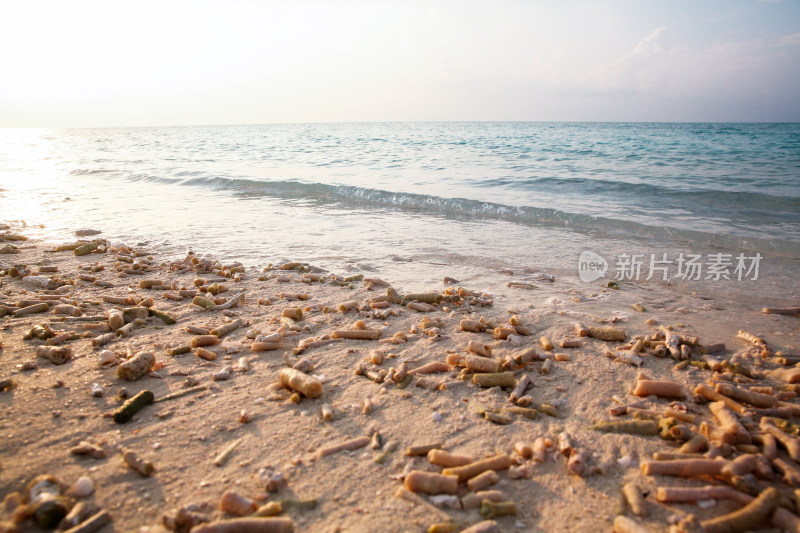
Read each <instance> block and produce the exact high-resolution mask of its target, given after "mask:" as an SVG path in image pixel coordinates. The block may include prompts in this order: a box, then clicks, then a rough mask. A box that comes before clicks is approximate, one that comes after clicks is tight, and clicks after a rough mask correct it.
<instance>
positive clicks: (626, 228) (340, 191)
mask: <svg viewBox="0 0 800 533" xmlns="http://www.w3.org/2000/svg"><path fill="white" fill-rule="evenodd" d="M129 179H131V180H134V181H152V182H157V183H164V184H173V185H178V186H196V187H210V188H213V189H218V190H226V191H230V192H231V193H233V194H235V195H238V196H240V197H242V198H258V197H269V198H275V199H281V200H295V201H299V202H303V203H304V205H309V204H313V205H318V206H324V207H330V208H342V209H353V208H360V209H384V210H391V211H399V212H406V213H415V214H424V215H428V216H432V217H443V218H448V219H458V220H465V221H485V220H495V221H507V222H511V223H515V224H521V225H530V226H554V227H562V228H568V229H570V230H575V231H582V232H588V233H595V234H600V235H602V236H606V237H607V236H614V237H624V238H649V239H656V240H659V239H669V240H673V241H679V242H689V243H698V244H702V245H712V246H721V247H726V248H736V249H748V250H763V251H774V252H781V253H785V254H788V255H790V256H792V257H800V242H796V241H792V240H786V239H781V238H772V237H769V236H753V235H731V234H727V233H718V232H711V231H702V230H697V229H686V228H680V227H677V226H669V225H658V224H654V223H650V221H644V222H642V221H635V220H626V219H620V218H612V217H605V216H595V215H588V214H582V213H574V212H569V211H565V210H562V209H558V208H551V207H534V206H513V205H506V204H502V203H497V202H489V201H481V200H475V199H469V198H448V197H442V196H436V195H429V194H419V193H410V192H394V191H387V190H382V189H374V188H367V187H357V186H352V185H333V184H324V183H306V182H301V181H295V180H276V181H259V180H250V179H244V178H235V179H230V178H223V177H196V178H188V179H187V178H186V177H185V176H181V177H162V176H154V175H148V174H136V175H130V176H129ZM709 194H710V192H709ZM716 194H722V195H723V196H724V195H725V194H726V193H716ZM661 196H663V195H661ZM763 201H764V202H766V200H765V199H764V200H763ZM795 218H800V217H798V216H797V215H795ZM697 225H702V224H701V221H698V223H697Z"/></svg>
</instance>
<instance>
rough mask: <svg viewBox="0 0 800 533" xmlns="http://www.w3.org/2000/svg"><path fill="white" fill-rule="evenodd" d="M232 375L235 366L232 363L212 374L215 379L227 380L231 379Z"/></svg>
mask: <svg viewBox="0 0 800 533" xmlns="http://www.w3.org/2000/svg"><path fill="white" fill-rule="evenodd" d="M232 375H233V367H232V366H231V365H225V366H224V367H222V370H220V371H219V372H215V373H214V374H213V375H212V376H211V378H212V379H213V380H214V381H226V380H228V379H231V376H232Z"/></svg>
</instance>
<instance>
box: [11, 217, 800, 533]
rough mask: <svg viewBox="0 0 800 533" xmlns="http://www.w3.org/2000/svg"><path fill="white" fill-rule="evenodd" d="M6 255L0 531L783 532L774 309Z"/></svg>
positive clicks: (14, 231)
mask: <svg viewBox="0 0 800 533" xmlns="http://www.w3.org/2000/svg"><path fill="white" fill-rule="evenodd" d="M17 235H20V236H23V237H24V235H25V229H24V228H21V227H19V226H13V225H12V226H10V227H7V228H6V230H5V231H4V232H3V233H2V235H0V238H2V240H0V249H3V251H4V253H3V254H2V255H0V328H2V329H0V385H2V387H1V388H2V392H0V406H2V408H1V409H2V413H3V414H2V417H0V435H2V439H0V497H3V498H4V504H3V507H2V509H0V521H1V522H2V524H0V531H45V530H52V528H45V527H42V526H40V525H38V524H37V523H36V521H37V520H40V521H43V522H46V521H47V520H51V521H53V522H56V523H57V522H58V520H60V518H61V515H63V514H64V513H66V512H69V511H70V510H72V511H73V512H72V513H71V514H70V516H73V515H79V518H75V519H74V521H75V523H74V524H72V525H76V524H77V522H79V521H81V520H85V519H87V518H89V517H93V518H92V520H95V521H96V522H94V523H90V524H88V525H87V524H84V526H79V527H78V529H75V530H74V531H81V532H85V531H102V532H111V531H118V532H123V531H142V532H144V531H149V532H156V531H165V530H173V531H190V530H191V531H195V532H207V533H214V532H222V531H243V532H248V531H292V530H294V531H301V532H331V533H332V532H335V531H339V532H359V531H438V532H444V531H463V530H468V531H600V530H603V531H609V530H611V529H612V527H613V528H614V530H616V531H620V532H621V531H629V532H630V531H665V530H667V528H669V527H670V526H675V527H682V528H683V529H680V530H683V531H702V529H698V528H700V527H703V528H706V530H707V531H722V530H724V531H739V530H758V531H762V530H763V531H773V530H781V529H783V530H790V531H800V518H798V515H797V508H798V506H799V505H800V499H798V496H797V495H796V494H795V489H796V488H800V464H798V463H800V439H798V434H800V426H798V425H797V416H798V415H800V402H798V400H797V392H798V389H800V386H798V385H796V384H795V383H798V382H800V370H797V369H796V368H795V366H794V365H795V364H796V363H798V361H800V328H798V325H800V317H798V316H797V314H794V315H789V314H775V313H765V312H763V310H762V309H763V308H764V307H770V308H783V309H777V311H783V312H787V311H790V310H787V309H785V308H790V307H792V306H797V305H798V304H800V302H797V301H791V300H790V298H789V297H788V296H787V298H785V299H784V300H782V301H781V300H780V299H777V300H776V299H774V298H770V299H769V301H767V299H766V298H764V297H762V296H759V295H758V294H753V295H751V297H750V298H749V299H748V300H745V301H743V300H741V299H738V300H733V299H725V298H724V296H721V295H720V294H721V293H717V294H704V293H702V292H698V291H697V290H695V288H694V287H692V286H691V285H689V284H658V283H652V284H647V283H628V282H622V283H620V284H618V286H615V287H609V286H608V282H607V281H606V280H604V279H603V280H598V281H597V282H594V283H580V282H579V281H578V280H573V279H568V278H562V277H555V278H553V277H551V276H550V275H549V274H548V273H547V272H541V271H537V270H536V269H534V268H531V269H526V270H521V271H518V272H506V273H504V274H503V275H504V276H505V278H506V279H507V283H506V286H505V290H504V291H503V292H502V293H498V294H489V293H485V292H481V291H480V290H478V289H477V288H475V287H468V286H465V287H462V286H461V285H460V284H459V282H458V280H454V279H445V280H444V283H442V284H437V285H436V286H431V287H429V288H428V290H427V291H426V292H424V293H418V294H408V293H407V292H406V291H405V290H404V288H403V287H392V285H391V283H392V280H390V279H387V280H381V279H378V278H374V277H373V276H371V275H370V273H368V272H367V273H358V272H348V273H346V274H345V275H341V276H339V275H337V273H331V272H324V271H321V270H320V269H317V268H315V266H314V265H304V264H300V263H298V264H285V263H284V264H277V263H276V264H275V265H260V266H244V265H241V264H240V263H236V262H234V261H230V262H220V261H217V260H216V259H214V258H210V257H205V256H203V255H202V251H201V250H197V251H196V252H197V254H196V255H187V256H186V257H185V258H183V259H181V260H167V259H164V258H163V257H161V256H160V254H159V250H158V249H153V248H147V247H139V248H137V247H135V246H132V245H129V246H126V245H123V244H120V243H113V242H105V241H103V240H102V239H100V238H101V237H102V235H98V236H86V237H79V238H77V239H80V240H76V242H75V244H74V245H73V246H61V247H57V246H56V245H55V244H54V243H49V242H42V241H36V240H33V239H29V240H21V238H20V239H18V238H17V237H15V236H17ZM92 239H97V240H92ZM54 250H59V251H54ZM84 252H86V253H85V254H84ZM78 254H82V255H78ZM796 311H797V309H796V308H795V312H796ZM610 339H619V340H610ZM720 343H721V344H723V345H724V346H721V345H720ZM548 344H550V346H548ZM148 354H152V356H151V355H148ZM126 360H128V361H126ZM489 374H493V375H489ZM528 382H530V384H529V385H527V386H526V384H527V383H528ZM653 382H667V383H653ZM282 385H283V386H282ZM495 385H500V386H495ZM143 391H149V392H150V393H152V395H150V394H149V393H146V392H144V393H143ZM634 394H636V395H634ZM131 399H133V402H132V403H133V406H131V405H130V404H131V401H130V400H131ZM512 400H513V401H512ZM126 401H128V403H127V404H125V403H124V402H126ZM430 450H441V451H433V452H429V451H430ZM654 454H655V457H654ZM670 460H671V461H675V460H678V461H686V462H685V463H674V462H670ZM662 463H663V464H667V466H666V467H664V465H663V464H662ZM148 464H149V465H150V466H148ZM464 465H466V466H464ZM670 469H672V471H673V472H678V473H680V474H681V475H677V476H676V475H666V474H656V472H661V471H664V472H666V471H668V470H670ZM48 475H49V476H53V478H52V479H51V480H50V481H47V480H45V481H42V478H41V476H48ZM84 478H88V480H90V481H87V479H84ZM31 482H38V483H39V484H38V485H37V486H38V487H39V492H40V493H41V492H42V491H43V490H44V493H45V494H44V496H41V495H40V496H39V497H38V498H39V499H38V500H37V499H36V494H33V495H31V494H30V493H29V490H30V487H29V484H32V483H31ZM708 486H713V487H717V488H715V489H708V490H706V491H700V492H699V493H698V492H691V491H689V492H688V493H684V494H683V495H677V496H676V495H675V494H674V492H670V491H669V490H666V491H665V490H663V489H664V488H668V487H687V488H688V487H694V488H699V487H708ZM42 487H45V489H42ZM768 487H774V488H775V489H777V495H776V494H775V493H774V492H773V491H767V490H766V489H767V488H768ZM48 491H50V492H48ZM486 491H491V492H486ZM35 492H36V490H34V493H35ZM476 493H478V495H477V496H476ZM759 495H761V496H759ZM752 497H758V500H757V501H756V503H755V504H747V502H749V500H750V499H752ZM670 498H673V499H677V500H680V499H684V500H687V501H660V500H669V499H670ZM76 504H81V506H80V509H77V510H76V509H74V506H75V505H76ZM745 504H747V507H746V508H745V512H744V513H739V514H737V515H735V516H734V518H733V520H740V521H741V520H750V522H739V525H738V526H737V525H735V524H734V525H733V526H730V527H732V528H733V529H717V528H719V527H728V525H727V524H723V525H722V526H720V524H719V523H717V522H715V521H714V519H715V518H717V517H725V518H724V519H727V518H728V516H727V515H728V514H729V513H732V512H734V511H736V510H738V509H742V508H743V507H744V506H745ZM43 509H44V510H43ZM81 510H82V512H79V511H81ZM102 511H105V512H107V515H108V517H110V523H107V524H105V518H106V515H105V514H101V515H98V513H99V512H102ZM254 512H255V513H256V514H258V515H262V516H273V515H274V517H273V518H270V519H262V521H261V522H259V521H257V520H251V521H250V522H249V524H248V525H239V526H237V525H236V523H235V522H231V523H229V522H226V521H227V520H232V519H236V518H237V517H244V516H250V515H252V514H253V513H254ZM690 515H691V516H694V517H695V519H696V522H694V523H689V522H687V521H688V520H690V519H689V517H690ZM620 517H622V518H620ZM754 517H755V518H754ZM753 520H755V521H753ZM484 521H490V522H485V523H482V522H484ZM679 522H683V525H682V526H678V525H677V524H678V523H679ZM95 523H96V524H97V526H98V527H97V529H93V528H92V526H93V524H95ZM205 523H211V524H212V525H206V526H204V525H203V524H205ZM479 523H482V524H481V525H476V524H479ZM742 524H744V525H742ZM473 525H476V526H475V527H476V528H475V529H468V528H470V527H471V526H473ZM759 527H760V528H761V529H758V528H759ZM192 528H193V529H192ZM248 528H250V529H248ZM693 528H694V529H693ZM64 529H69V526H66V527H64ZM70 531H72V530H70Z"/></svg>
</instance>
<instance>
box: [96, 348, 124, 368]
mask: <svg viewBox="0 0 800 533" xmlns="http://www.w3.org/2000/svg"><path fill="white" fill-rule="evenodd" d="M118 362H119V360H118V359H117V356H116V355H114V352H112V351H111V350H103V351H102V352H100V353H99V354H97V364H98V365H99V366H100V367H102V368H105V367H109V366H112V365H116V364H117V363H118Z"/></svg>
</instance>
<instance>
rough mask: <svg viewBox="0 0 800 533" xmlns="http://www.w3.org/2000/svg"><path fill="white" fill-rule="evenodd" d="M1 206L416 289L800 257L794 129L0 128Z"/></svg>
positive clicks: (787, 271) (776, 286)
mask: <svg viewBox="0 0 800 533" xmlns="http://www.w3.org/2000/svg"><path fill="white" fill-rule="evenodd" d="M0 213H1V214H0V219H3V220H14V219H22V220H25V221H26V223H27V224H28V225H29V226H35V225H43V226H44V227H42V228H40V227H32V228H30V229H31V231H32V232H33V233H35V234H38V235H41V236H43V237H46V238H50V239H56V240H68V239H70V238H72V232H73V231H74V230H75V229H78V228H82V227H92V228H97V229H102V230H103V232H104V233H103V235H104V236H105V237H107V238H110V239H112V240H115V241H125V242H130V243H132V244H136V243H138V242H143V243H147V244H150V245H158V246H161V247H164V248H165V249H166V250H167V251H168V252H169V253H172V254H175V255H179V254H183V253H185V252H186V251H187V250H189V249H192V250H195V251H197V252H201V253H206V252H208V253H212V254H214V255H215V256H218V257H221V258H226V259H229V260H232V259H238V260H241V261H243V262H244V263H245V264H250V265H265V264H267V263H270V262H280V261H283V260H299V261H308V262H311V263H314V264H316V265H318V266H322V267H324V268H328V269H331V270H333V271H337V272H342V271H347V270H359V271H365V272H373V273H375V274H376V275H381V276H384V277H386V278H388V279H390V280H392V281H393V282H395V283H398V284H401V285H405V286H408V287H419V288H421V286H426V287H430V283H432V282H438V281H439V280H440V279H441V277H442V276H444V275H449V276H453V277H457V278H459V279H461V280H462V281H469V282H472V283H476V284H491V283H492V282H493V281H494V282H496V281H497V276H498V274H497V272H498V271H499V270H502V269H509V268H510V269H512V270H515V271H516V272H520V269H521V268H522V267H529V268H533V269H536V270H545V271H548V272H554V273H557V274H558V275H559V276H571V277H574V278H575V279H577V277H578V257H579V256H580V254H581V253H582V252H583V251H586V250H592V251H594V252H597V253H599V254H600V255H601V256H602V257H603V258H605V259H606V261H607V263H608V271H607V274H606V277H607V278H613V277H615V276H617V275H619V271H620V268H621V267H620V268H618V267H619V265H620V259H619V258H620V257H623V258H624V255H623V254H629V255H633V254H641V255H642V257H641V261H642V263H643V267H642V270H641V272H640V276H639V277H640V278H641V281H644V278H645V277H646V276H647V274H648V267H649V262H650V261H651V259H654V258H655V259H660V258H662V257H663V256H662V254H664V253H667V254H668V255H667V259H668V260H671V261H673V264H672V265H671V266H670V269H671V270H670V271H669V272H668V274H669V276H668V277H669V278H671V279H672V280H673V281H675V282H683V281H685V280H684V279H682V278H680V277H679V276H678V271H677V263H676V262H677V259H678V257H679V254H680V253H684V254H685V255H688V254H696V255H700V256H701V260H700V261H701V262H702V263H703V267H704V271H703V272H702V275H701V276H700V277H701V279H700V280H699V282H700V283H701V284H702V283H703V282H705V281H706V280H705V276H706V275H709V271H708V269H709V268H711V267H712V266H713V263H714V261H713V259H714V256H713V254H718V253H722V254H723V255H724V256H725V257H723V259H725V261H723V263H725V262H726V261H728V262H729V263H730V264H727V273H728V276H730V277H733V278H734V279H733V280H725V279H721V280H714V279H713V278H712V279H709V280H707V282H708V283H709V284H712V285H711V286H713V287H716V288H717V289H719V290H722V291H730V290H734V292H742V291H743V292H745V293H746V292H747V291H749V290H750V288H751V286H757V287H758V289H759V291H762V292H763V291H769V292H770V293H772V292H774V293H775V294H785V293H786V291H787V290H789V291H791V290H796V289H794V286H795V285H797V284H796V276H795V274H794V272H796V268H797V266H798V262H799V260H800V125H798V124H546V123H443V124H428V123H422V124H320V125H314V124H293V125H266V126H224V127H182V128H152V129H148V128H132V129H97V130H88V129H87V130H64V131H52V130H2V131H1V132H0ZM756 253H759V254H761V256H762V257H763V259H762V260H761V262H760V265H759V267H760V273H761V276H760V279H757V280H752V279H745V280H743V281H739V280H737V279H736V277H737V275H736V274H737V272H736V271H735V267H736V264H737V262H736V258H737V256H738V255H739V254H743V256H744V257H745V258H747V259H748V260H749V261H750V262H752V258H753V257H755V256H756V255H755V254H756ZM727 255H730V257H729V258H728V257H727ZM629 273H630V274H631V276H630V279H633V275H632V274H633V271H630V272H629ZM752 277H753V276H752V274H751V276H750V278H752ZM656 279H657V277H656ZM748 281H749V282H751V283H750V285H747V284H746V282H748ZM754 283H755V284H757V285H753V284H754Z"/></svg>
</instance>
